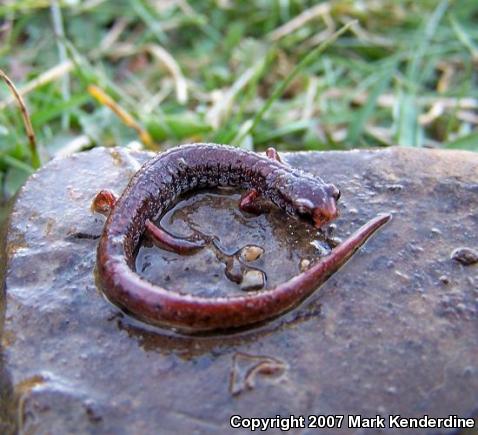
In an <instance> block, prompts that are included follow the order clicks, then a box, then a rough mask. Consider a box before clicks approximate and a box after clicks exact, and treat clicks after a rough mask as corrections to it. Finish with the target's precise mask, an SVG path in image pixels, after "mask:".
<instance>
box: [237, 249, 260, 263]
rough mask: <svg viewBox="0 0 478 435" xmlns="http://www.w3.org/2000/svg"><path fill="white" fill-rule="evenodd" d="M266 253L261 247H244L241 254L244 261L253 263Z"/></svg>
mask: <svg viewBox="0 0 478 435" xmlns="http://www.w3.org/2000/svg"><path fill="white" fill-rule="evenodd" d="M263 253H264V248H261V247H260V246H254V245H249V246H244V248H242V249H241V252H240V254H239V256H240V258H241V260H242V261H246V262H251V261H256V260H258V259H259V258H260V257H261V256H262V254H263Z"/></svg>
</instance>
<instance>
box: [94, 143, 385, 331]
mask: <svg viewBox="0 0 478 435" xmlns="http://www.w3.org/2000/svg"><path fill="white" fill-rule="evenodd" d="M219 186H232V187H236V188H238V189H245V190H246V191H249V194H246V195H245V196H244V197H243V199H242V200H241V204H240V206H241V207H244V208H245V209H246V210H247V208H250V206H251V203H253V201H254V200H255V199H256V198H257V197H261V196H262V197H264V198H266V199H268V200H270V201H272V202H273V203H274V204H275V205H276V206H278V207H279V208H281V209H282V210H284V211H285V212H286V213H288V214H290V215H293V216H296V217H298V218H301V219H305V220H307V221H309V222H310V223H312V224H313V225H315V226H316V227H321V226H323V225H324V224H326V223H327V222H329V221H331V220H333V219H335V218H336V217H337V215H338V209H337V201H338V200H339V198H340V191H339V190H338V189H337V187H335V186H334V185H332V184H328V183H325V182H324V181H323V180H322V179H320V178H319V177H317V176H313V175H311V174H308V173H305V172H303V171H301V170H298V169H295V168H292V167H290V166H288V165H286V164H284V163H282V162H281V161H280V158H279V157H278V154H277V153H276V152H275V151H274V152H271V151H268V152H267V154H266V156H262V155H259V154H256V153H254V152H250V151H245V150H240V149H237V148H233V147H231V146H227V145H216V144H192V145H184V146H180V147H176V148H173V149H171V150H169V151H166V152H163V153H160V154H158V155H157V156H155V157H153V158H152V159H151V160H149V161H147V162H146V163H145V164H144V165H143V166H142V167H141V169H140V170H139V171H138V172H137V173H136V174H135V175H134V176H133V178H132V179H131V180H130V182H129V184H128V186H127V187H126V189H125V190H124V192H123V193H122V195H121V196H120V197H119V198H118V199H116V198H115V197H114V195H113V194H112V193H110V192H109V191H101V192H100V193H99V194H98V196H97V198H96V200H95V203H97V205H98V204H99V205H100V206H99V207H98V209H99V211H101V212H103V213H105V212H109V214H108V217H107V220H106V223H105V226H104V229H103V233H102V236H101V238H100V241H99V245H98V251H97V276H98V281H99V285H100V286H101V288H102V290H103V293H104V294H105V296H106V297H107V298H108V299H109V300H110V301H111V302H113V303H114V304H115V305H117V306H119V307H120V308H122V309H123V310H125V311H126V312H128V313H131V314H132V315H134V316H135V317H136V318H138V319H140V320H142V321H145V322H147V323H150V324H153V325H159V326H167V327H172V328H176V329H179V330H183V331H189V332H198V331H209V330H218V329H220V330H224V329H230V328H237V327H243V326H246V325H252V324H255V323H259V322H262V321H265V320H267V319H270V318H273V317H276V316H278V315H280V314H282V313H284V312H285V311H287V310H289V309H291V308H293V307H294V306H296V305H297V304H298V303H299V302H300V301H302V300H303V299H304V298H306V297H307V296H308V295H310V294H311V293H312V292H313V291H314V290H315V289H316V288H317V287H318V286H319V285H320V284H321V283H323V282H324V281H325V280H326V279H327V278H328V277H329V276H330V275H331V274H332V273H334V272H335V271H336V270H337V269H338V268H340V267H341V266H342V265H343V264H344V263H345V262H346V261H347V260H348V259H349V258H350V256H351V255H352V254H353V253H354V252H355V251H356V250H357V249H358V248H359V247H360V246H361V245H362V244H363V243H364V242H365V241H366V240H367V239H368V238H369V237H370V236H371V235H372V234H373V233H374V232H375V231H376V230H377V229H378V228H380V227H381V226H382V225H384V224H385V223H386V222H388V221H389V220H390V219H391V215H389V214H383V215H379V216H377V217H376V218H374V219H372V220H371V221H369V222H368V223H367V224H365V225H364V226H363V227H361V228H360V229H359V230H358V231H356V232H355V233H354V234H352V235H351V236H350V237H349V238H348V239H347V240H345V241H344V242H343V243H341V244H340V245H339V246H337V247H335V248H334V249H333V250H332V252H331V253H330V254H329V255H328V256H326V257H324V258H322V259H320V260H319V261H318V262H317V263H316V264H314V265H313V266H312V267H311V268H310V269H308V270H306V271H304V272H302V273H300V274H299V275H297V276H295V277H293V278H292V279H290V280H289V281H287V282H284V283H282V284H280V285H278V286H277V287H275V288H272V289H264V290H259V291H255V292H249V293H247V294H244V295H238V296H236V295H234V296H230V297H215V298H210V297H201V296H195V295H192V294H189V293H185V292H184V291H182V290H181V289H178V288H174V285H172V287H171V288H169V289H164V288H162V287H159V286H157V285H154V284H152V283H151V282H149V281H147V280H146V279H144V278H142V277H140V276H139V275H138V274H137V273H136V271H135V255H136V252H137V250H138V247H139V243H140V239H141V237H142V235H143V234H144V233H145V232H147V233H149V234H151V235H152V237H153V238H157V239H159V241H160V242H161V238H162V237H163V236H164V237H166V238H165V239H164V240H163V242H164V243H163V244H164V245H166V246H167V247H168V248H169V249H173V250H174V248H175V244H177V247H176V248H177V251H178V252H179V253H181V252H183V253H185V252H187V251H188V250H191V251H194V250H195V249H199V248H201V246H203V244H202V243H200V242H198V241H196V242H194V241H193V242H185V241H184V240H182V239H181V240H178V241H175V240H174V237H173V236H171V235H169V234H166V235H164V234H163V232H162V230H160V229H159V228H157V230H158V231H156V230H155V228H154V223H153V222H154V221H156V220H157V219H159V217H160V216H161V215H162V214H163V213H164V212H165V211H166V210H168V209H169V208H170V207H171V206H172V205H174V204H175V202H177V201H178V199H179V198H180V196H181V195H183V194H184V193H186V192H188V191H191V190H196V189H201V188H211V187H219Z"/></svg>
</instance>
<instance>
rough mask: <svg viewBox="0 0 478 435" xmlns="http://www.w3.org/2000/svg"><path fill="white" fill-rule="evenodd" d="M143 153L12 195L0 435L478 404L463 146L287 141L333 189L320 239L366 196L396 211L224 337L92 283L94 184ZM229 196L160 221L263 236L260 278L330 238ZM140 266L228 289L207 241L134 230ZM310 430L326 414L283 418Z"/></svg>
mask: <svg viewBox="0 0 478 435" xmlns="http://www.w3.org/2000/svg"><path fill="white" fill-rule="evenodd" d="M149 156H150V155H149V154H147V153H128V152H127V151H125V150H106V149H94V150H92V151H89V152H85V153H82V154H78V155H74V156H72V157H69V158H67V159H64V160H55V161H52V162H51V163H49V164H48V165H46V167H44V168H43V169H41V170H40V171H39V172H37V173H36V174H34V175H33V176H32V177H31V178H30V179H29V180H28V182H27V183H26V185H25V186H24V187H23V188H22V190H21V192H20V194H19V195H18V198H17V201H16V204H15V206H14V208H13V212H12V214H11V217H10V221H9V226H8V234H7V236H6V241H5V250H4V258H3V265H2V270H3V282H4V287H5V290H6V292H5V293H6V296H5V297H4V298H3V300H2V305H1V307H2V312H3V313H4V322H3V331H2V358H1V359H0V392H1V396H0V405H1V406H0V433H2V434H3V433H4V434H8V433H15V432H16V431H18V432H20V433H28V434H47V433H48V434H66V433H82V434H83V433H87V434H88V433H91V434H111V433H115V434H156V433H161V434H173V433H174V434H175V433H184V434H202V433H208V434H223V433H229V432H230V433H249V430H248V429H242V430H239V429H235V430H233V429H231V428H230V426H229V421H230V417H231V416H232V415H241V416H242V417H275V416H276V415H281V416H283V417H287V416H289V415H291V414H292V415H296V416H300V415H303V416H306V417H307V416H309V415H317V414H319V415H320V414H322V415H323V414H327V415H340V414H342V415H346V416H347V415H362V416H363V417H375V416H376V415H380V416H383V417H387V416H388V415H396V414H400V415H402V416H403V417H421V416H423V415H424V414H427V415H429V416H432V417H446V416H448V415H452V414H455V415H458V416H461V417H469V416H473V415H475V416H476V415H477V413H478V352H477V349H478V264H477V263H475V262H473V261H471V264H467V263H470V262H469V261H468V260H469V259H470V258H471V259H472V258H473V257H472V255H471V257H470V250H471V251H473V250H475V251H476V249H478V213H477V210H478V155H477V154H473V153H467V152H442V151H434V150H415V149H404V148H389V149H385V150H381V151H351V152H327V153H296V154H285V155H284V159H285V160H286V161H287V162H288V163H289V164H291V165H293V166H298V167H302V168H303V169H305V170H307V171H309V172H311V173H315V174H317V175H320V176H321V177H323V178H324V179H326V180H327V181H330V182H333V183H335V184H336V185H337V186H339V187H340V189H341V191H342V198H341V201H340V203H341V211H342V213H341V217H340V218H339V219H338V220H337V221H336V229H335V230H334V231H333V232H332V233H331V234H328V239H330V238H331V237H332V236H333V237H335V238H338V239H340V238H342V239H343V238H345V237H346V236H347V235H348V234H350V233H351V232H353V231H354V230H356V229H357V228H358V227H359V226H360V225H362V224H363V223H365V222H366V221H367V220H369V219H370V218H372V217H374V216H375V215H376V214H378V213H380V212H392V213H393V216H394V219H393V221H392V222H391V223H390V224H388V225H387V226H386V227H384V228H383V229H382V230H381V231H380V232H378V233H377V234H376V235H375V236H374V237H373V238H372V239H371V240H370V241H369V242H368V243H367V244H366V246H365V247H364V248H362V249H361V250H360V251H359V252H357V253H356V254H355V255H354V256H353V257H352V259H351V260H350V261H349V262H348V263H347V264H346V265H345V267H343V268H342V269H341V270H340V271H339V272H337V273H336V274H334V275H333V276H332V277H331V278H330V279H329V280H328V281H327V282H326V283H325V284H324V285H323V286H322V287H321V288H320V289H319V290H318V291H316V292H315V293H314V294H313V295H312V296H311V297H310V298H308V299H307V300H306V301H304V302H303V303H302V304H301V305H300V306H298V307H297V308H295V309H294V310H292V311H291V312H289V313H287V314H286V315H284V316H281V317H280V318H278V319H275V320H274V321H272V322H269V323H266V324H264V325H260V326H258V327H256V328H253V329H248V330H243V331H236V332H235V333H231V334H222V335H220V336H218V335H206V336H187V335H180V334H177V333H174V332H172V331H168V330H162V329H159V328H152V327H148V326H145V325H144V324H142V323H140V322H138V321H135V320H134V319H131V318H130V317H128V316H127V315H125V314H123V313H121V312H120V311H119V310H118V309H117V308H116V307H115V306H113V305H112V304H110V303H109V302H108V301H107V300H105V298H104V297H103V296H102V294H101V293H100V292H99V291H98V289H97V288H96V285H95V275H94V268H95V260H96V245H97V241H98V240H97V237H98V235H99V234H100V233H101V230H102V226H103V223H104V218H103V216H101V215H95V214H93V213H92V212H91V210H90V204H91V200H92V198H93V197H94V195H95V193H96V192H97V191H98V190H100V189H103V188H109V189H112V190H114V191H116V192H121V191H122V189H123V188H124V187H125V185H126V184H127V182H128V180H129V178H130V177H131V176H132V174H133V173H134V172H135V170H136V169H137V165H138V163H142V162H143V161H145V160H146V159H147V158H149ZM236 201H237V196H234V194H231V193H229V192H202V193H200V194H198V195H196V196H192V197H190V198H188V199H186V200H185V201H183V202H182V203H180V204H178V205H177V207H176V208H175V209H174V210H172V211H171V212H169V214H168V216H165V218H163V223H164V225H166V226H168V229H169V230H171V231H174V232H176V233H177V234H184V235H187V234H188V231H189V230H190V229H191V228H193V227H194V228H196V229H200V230H201V231H202V232H207V233H209V234H216V235H218V236H219V238H220V240H221V243H222V248H223V251H224V252H226V254H228V255H233V254H234V253H235V252H237V251H238V250H240V249H241V248H242V247H244V246H245V245H248V244H253V245H259V246H262V247H263V248H264V250H265V252H264V255H263V256H262V257H261V258H260V259H258V260H257V261H255V262H253V263H251V264H252V266H253V267H254V268H256V269H259V270H262V271H264V272H265V274H266V276H267V286H270V285H274V284H275V283H277V282H280V281H281V280H284V279H287V278H288V277H290V276H292V275H294V274H296V273H298V271H299V269H300V267H301V264H302V263H303V260H305V261H312V262H313V261H314V260H315V259H317V258H318V257H320V255H325V254H326V253H327V250H328V249H329V247H328V246H329V244H330V240H329V241H328V240H327V237H325V236H323V235H321V234H318V233H317V231H315V230H313V229H311V228H310V227H307V226H305V224H302V223H299V222H297V221H295V220H293V219H290V218H287V217H285V216H284V215H283V214H282V213H281V212H278V211H274V210H272V211H271V212H270V213H269V214H266V215H262V216H258V217H255V216H252V215H248V214H244V213H242V212H240V211H238V210H237V207H235V204H236ZM463 248H466V249H465V253H464V254H463V252H462V251H460V250H463ZM460 252H461V253H460ZM460 255H461V257H460ZM452 257H453V258H452ZM460 258H466V259H468V260H466V261H460ZM137 266H138V270H139V271H140V273H143V274H144V275H145V276H147V277H148V278H149V279H151V280H154V281H155V282H158V283H161V284H162V285H164V286H168V285H169V286H170V288H172V287H174V286H181V287H184V288H188V289H189V291H191V292H195V291H196V292H199V293H201V294H205V295H207V294H208V292H213V293H214V294H215V293H216V292H223V293H224V294H225V293H227V292H237V291H242V290H241V289H240V287H239V286H238V285H237V284H235V283H233V282H231V281H230V280H227V279H226V278H224V267H225V266H224V263H223V262H221V261H220V259H218V257H217V255H213V254H212V253H211V252H208V250H203V251H200V252H199V253H198V254H196V255H195V256H192V257H187V258H186V257H179V256H176V255H175V254H171V253H166V252H165V251H160V250H159V249H158V248H152V247H151V246H150V245H148V243H147V241H145V243H144V244H143V246H142V247H141V249H140V251H139V255H138V259H137ZM168 283H169V284H168ZM305 422H306V423H307V418H306V420H305ZM357 430H358V429H355V428H351V427H349V426H348V424H347V420H344V422H343V424H342V429H341V432H343V433H367V434H368V433H378V432H380V433H388V432H396V431H398V429H393V428H385V429H382V430H376V429H363V430H358V432H357ZM319 432H320V433H321V434H334V433H337V432H338V430H337V429H336V428H329V429H314V428H309V429H304V428H302V429H293V430H291V432H290V433H293V434H315V433H319ZM399 432H400V433H401V434H405V433H409V432H410V433H411V432H412V431H411V430H410V429H409V430H407V429H402V430H400V431H399ZM418 432H421V433H457V431H456V430H450V429H448V430H447V429H442V430H437V429H421V430H419V431H418ZM268 433H281V431H280V430H279V429H273V430H270V431H268ZM413 433H417V431H416V430H415V431H413Z"/></svg>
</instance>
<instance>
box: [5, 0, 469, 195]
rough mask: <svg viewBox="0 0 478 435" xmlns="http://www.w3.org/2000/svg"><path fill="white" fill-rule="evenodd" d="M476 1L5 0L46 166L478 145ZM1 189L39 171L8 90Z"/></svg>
mask: <svg viewBox="0 0 478 435" xmlns="http://www.w3.org/2000/svg"><path fill="white" fill-rule="evenodd" d="M477 23H478V3H477V2H476V1H475V0H456V1H453V0H449V1H445V0H443V1H435V0H421V1H419V2H417V1H411V0H363V1H353V0H331V1H329V2H310V1H306V0H258V1H254V2H239V1H233V0H215V1H212V0H203V1H193V0H189V3H188V1H187V0H168V1H166V0H120V1H112V0H109V1H107V0H85V1H80V0H68V1H66V0H64V1H60V0H21V1H19V0H4V1H3V2H1V3H0V69H2V70H3V71H5V72H6V73H7V74H8V76H9V77H10V78H11V79H12V80H13V82H14V83H15V85H16V86H17V88H19V89H20V91H21V92H23V95H24V98H25V100H26V103H27V106H28V108H29V112H30V114H31V121H32V124H33V129H34V131H35V134H36V139H37V143H38V150H37V151H38V153H39V156H40V158H41V162H42V163H45V162H46V161H48V160H49V159H51V158H53V157H55V156H58V155H65V154H68V153H71V152H77V151H81V150H83V149H88V148H91V147H94V146H98V145H101V146H125V147H130V148H149V149H157V150H162V149H165V148H168V147H171V146H174V145H177V144H179V143H185V142H192V141H211V142H219V143H232V144H234V145H236V146H240V147H245V148H250V149H256V150H262V149H264V148H266V147H267V146H271V145H273V146H276V147H277V148H278V149H286V150H304V149H306V150H329V149H351V148H360V147H376V146H391V145H400V146H415V147H433V148H449V149H468V150H474V151H478V128H477V125H478V89H477V82H478V74H477V66H478V26H477ZM0 97H1V101H0V171H1V175H2V177H1V187H2V194H3V195H2V196H3V198H4V199H5V198H8V197H10V196H11V195H13V194H14V193H15V191H16V190H17V189H18V187H19V186H20V185H21V184H22V183H23V182H24V180H25V178H26V177H27V176H28V175H29V174H31V173H32V172H33V171H34V170H35V168H36V166H37V164H38V161H37V157H38V156H36V153H35V152H32V148H31V146H30V145H29V140H28V137H27V135H26V134H25V129H24V125H23V121H22V117H21V113H20V111H19V109H18V106H17V105H16V104H15V101H14V100H12V97H11V94H10V92H9V89H8V87H7V86H3V85H2V86H0Z"/></svg>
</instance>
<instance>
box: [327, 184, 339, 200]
mask: <svg viewBox="0 0 478 435" xmlns="http://www.w3.org/2000/svg"><path fill="white" fill-rule="evenodd" d="M329 189H330V190H329V193H330V195H331V196H332V198H334V199H335V201H338V200H339V199H340V190H339V189H337V187H336V186H334V185H333V184H329Z"/></svg>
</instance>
